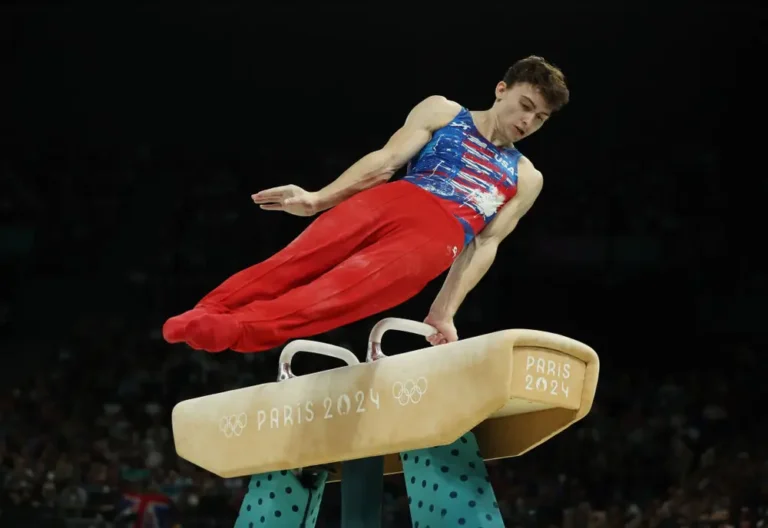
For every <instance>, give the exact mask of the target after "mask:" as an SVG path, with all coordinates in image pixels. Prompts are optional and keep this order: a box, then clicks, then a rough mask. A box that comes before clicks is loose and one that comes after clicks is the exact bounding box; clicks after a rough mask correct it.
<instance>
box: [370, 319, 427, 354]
mask: <svg viewBox="0 0 768 528" xmlns="http://www.w3.org/2000/svg"><path fill="white" fill-rule="evenodd" d="M389 330H398V331H400V332H407V333H409V334H416V335H420V336H424V337H429V336H431V335H434V334H436V333H437V329H436V328H434V327H432V326H430V325H428V324H426V323H419V322H417V321H412V320H410V319H400V318H398V317H388V318H386V319H382V320H381V321H379V322H378V323H376V325H375V326H374V327H373V330H371V334H370V337H369V338H368V353H367V354H366V358H365V360H366V362H368V363H370V362H372V361H376V360H378V359H381V358H383V357H386V356H385V355H384V353H383V352H382V351H381V340H382V338H383V337H384V332H387V331H389Z"/></svg>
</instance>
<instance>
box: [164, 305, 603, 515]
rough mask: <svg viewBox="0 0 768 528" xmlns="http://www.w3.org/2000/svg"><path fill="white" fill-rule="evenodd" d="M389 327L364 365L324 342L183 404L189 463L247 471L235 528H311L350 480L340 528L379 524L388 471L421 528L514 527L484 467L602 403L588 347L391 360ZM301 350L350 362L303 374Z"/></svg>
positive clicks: (512, 340)
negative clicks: (257, 376) (269, 374)
mask: <svg viewBox="0 0 768 528" xmlns="http://www.w3.org/2000/svg"><path fill="white" fill-rule="evenodd" d="M389 330H398V331H402V332H409V333H413V334H418V335H422V336H429V335H431V334H433V333H435V331H436V330H435V329H434V328H432V327H431V326H429V325H426V324H423V323H419V322H415V321H410V320H406V319H398V318H387V319H383V320H381V321H380V322H378V323H377V324H376V325H375V326H374V328H373V330H372V332H371V335H370V338H369V343H368V351H367V355H366V361H365V363H361V362H360V361H359V360H358V359H357V357H356V356H355V354H353V353H352V352H351V351H349V350H347V349H344V348H341V347H338V346H334V345H330V344H326V343H321V342H317V341H308V340H297V341H293V342H291V343H288V344H287V345H286V346H285V347H284V349H283V350H282V353H281V355H280V364H279V370H278V380H277V381H276V382H272V383H266V384H262V385H256V386H253V387H247V388H243V389H237V390H231V391H227V392H222V393H218V394H212V395H209V396H204V397H200V398H193V399H190V400H186V401H182V402H180V403H178V404H177V405H176V406H175V407H174V409H173V413H172V422H173V435H174V441H175V446H176V452H177V453H178V455H179V456H180V457H182V458H184V459H185V460H188V461H189V462H192V463H193V464H196V465H197V466H199V467H201V468H203V469H206V470H208V471H210V472H212V473H214V474H216V475H218V476H221V477H225V478H231V477H241V476H246V475H250V476H251V479H250V483H249V486H248V492H247V494H246V496H245V498H244V500H243V503H242V506H241V509H240V514H239V517H238V519H237V521H236V523H235V527H236V528H255V527H259V526H269V527H290V528H298V527H302V528H305V527H306V528H312V527H314V526H315V523H316V521H317V516H318V513H319V509H320V503H321V500H322V494H323V491H324V488H325V485H326V484H327V483H330V482H337V481H341V491H342V526H343V527H345V528H346V527H349V528H352V527H354V528H368V527H379V526H380V523H381V495H382V490H383V475H391V474H397V473H403V474H404V477H405V483H406V489H407V492H408V497H409V504H410V513H411V519H412V523H413V526H419V527H420V528H426V527H428V526H429V527H432V528H441V527H444V526H462V525H466V526H471V527H477V526H482V527H492V528H495V527H503V526H504V523H503V521H502V518H501V513H500V511H499V509H498V504H497V502H496V498H495V495H494V492H493V489H492V487H491V484H490V481H489V479H488V473H487V470H486V466H485V463H484V461H487V460H496V459H501V458H507V457H514V456H519V455H522V454H523V453H526V452H527V451H530V450H531V449H533V448H534V447H536V446H538V445H539V444H541V443H543V442H545V441H547V440H549V439H550V438H552V437H553V436H555V435H557V434H558V433H560V432H561V431H563V430H564V429H566V428H567V427H569V426H570V425H571V424H573V423H575V422H577V421H578V420H580V419H582V418H583V417H584V416H586V414H587V413H588V412H589V410H590V409H591V407H592V401H593V399H594V395H595V390H596V388H597V380H598V375H599V359H598V356H597V354H596V353H595V351H594V350H592V348H590V347H589V346H587V345H585V344H583V343H580V342H578V341H575V340H573V339H570V338H568V337H564V336H560V335H557V334H551V333H547V332H541V331H536V330H503V331H499V332H494V333H491V334H485V335H481V336H478V337H473V338H470V339H465V340H460V341H457V342H454V343H448V344H445V345H439V346H434V347H433V346H428V347H427V348H422V349H420V350H415V351H412V352H407V353H403V354H398V355H395V356H386V355H385V354H384V353H383V351H382V347H381V342H382V338H383V336H384V333H385V332H387V331H389ZM298 352H310V353H316V354H323V355H326V356H331V357H335V358H338V359H340V360H342V361H344V362H345V363H346V364H347V365H346V366H341V367H338V368H334V369H330V370H326V371H323V372H317V373H313V374H308V375H303V376H295V375H294V374H293V373H292V371H291V360H292V358H293V357H294V355H295V354H296V353H298Z"/></svg>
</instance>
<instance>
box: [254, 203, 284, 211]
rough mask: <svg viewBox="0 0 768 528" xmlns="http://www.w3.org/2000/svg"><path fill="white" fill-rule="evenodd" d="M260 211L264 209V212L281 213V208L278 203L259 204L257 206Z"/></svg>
mask: <svg viewBox="0 0 768 528" xmlns="http://www.w3.org/2000/svg"><path fill="white" fill-rule="evenodd" d="M259 207H260V208H261V209H264V210H265V211H282V210H283V206H282V205H281V204H279V203H266V204H261V205H260V206H259Z"/></svg>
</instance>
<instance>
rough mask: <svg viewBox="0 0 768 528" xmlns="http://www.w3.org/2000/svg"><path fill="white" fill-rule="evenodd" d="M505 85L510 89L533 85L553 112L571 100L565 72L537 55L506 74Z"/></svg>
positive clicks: (515, 64) (518, 62) (516, 65)
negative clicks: (514, 86)
mask: <svg viewBox="0 0 768 528" xmlns="http://www.w3.org/2000/svg"><path fill="white" fill-rule="evenodd" d="M504 83H505V84H506V85H507V86H508V87H510V88H511V87H512V86H513V85H515V84H518V83H528V84H531V85H533V86H534V87H536V88H538V89H539V91H540V92H541V95H542V97H544V100H545V101H546V102H547V105H548V106H549V107H550V108H551V109H552V111H553V112H556V111H557V110H560V109H561V108H562V107H564V106H565V105H566V104H568V99H569V98H570V94H569V92H568V87H567V86H566V85H565V75H563V72H562V71H560V69H559V68H557V67H556V66H554V65H553V64H550V63H549V62H547V61H546V60H544V59H543V58H541V57H537V56H536V55H531V56H530V57H526V58H524V59H520V60H519V61H517V62H516V63H514V64H513V65H512V66H511V67H510V68H509V69H508V70H507V73H506V74H504Z"/></svg>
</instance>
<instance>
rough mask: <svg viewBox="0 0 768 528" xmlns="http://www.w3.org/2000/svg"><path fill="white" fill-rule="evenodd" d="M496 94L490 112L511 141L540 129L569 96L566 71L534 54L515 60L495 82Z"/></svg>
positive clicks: (500, 130) (563, 104)
mask: <svg viewBox="0 0 768 528" xmlns="http://www.w3.org/2000/svg"><path fill="white" fill-rule="evenodd" d="M495 95H496V101H495V102H494V104H493V107H492V108H491V112H492V113H493V114H494V119H495V122H496V124H497V127H498V128H499V132H501V133H502V134H504V135H505V136H506V138H507V139H508V140H509V141H510V142H514V141H519V140H521V139H523V138H525V137H528V136H530V135H531V134H533V133H534V132H536V131H537V130H539V129H540V128H541V127H542V126H543V125H544V123H546V122H547V120H548V119H549V118H550V116H551V115H552V114H553V113H555V112H557V111H558V110H560V109H562V108H563V107H564V106H565V105H566V104H568V99H569V97H570V94H569V92H568V87H567V86H566V84H565V76H564V75H563V72H562V71H560V69H559V68H557V67H556V66H554V65H553V64H550V63H549V62H547V61H546V60H544V59H543V58H541V57H537V56H535V55H532V56H530V57H526V58H524V59H521V60H519V61H517V62H516V63H514V64H513V65H512V66H511V67H510V68H509V69H508V70H507V73H506V74H505V75H504V79H502V80H501V81H499V83H498V84H497V85H496V94H495Z"/></svg>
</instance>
